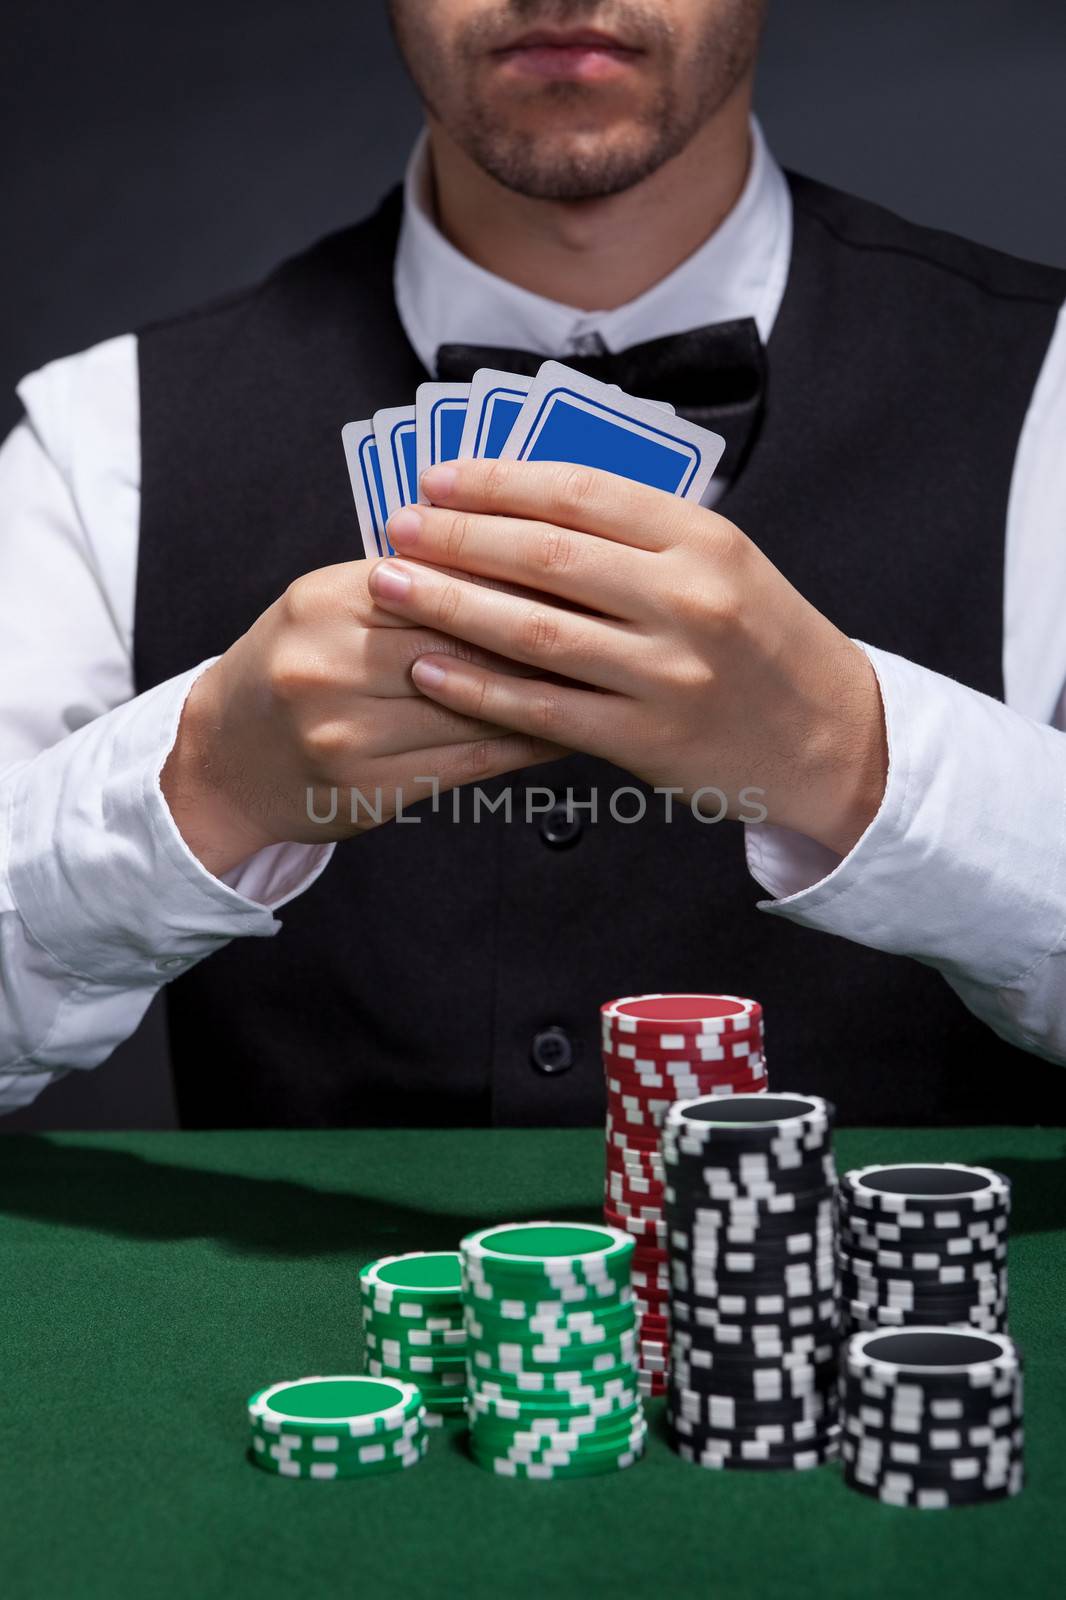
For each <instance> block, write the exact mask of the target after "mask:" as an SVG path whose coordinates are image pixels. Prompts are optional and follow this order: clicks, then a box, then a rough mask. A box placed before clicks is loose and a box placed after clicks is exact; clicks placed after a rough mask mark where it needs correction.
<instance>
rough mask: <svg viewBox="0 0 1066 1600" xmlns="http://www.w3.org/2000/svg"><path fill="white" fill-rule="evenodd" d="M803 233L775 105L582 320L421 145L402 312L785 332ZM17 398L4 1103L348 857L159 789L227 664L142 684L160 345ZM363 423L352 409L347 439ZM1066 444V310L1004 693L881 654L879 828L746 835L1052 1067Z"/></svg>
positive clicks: (5, 535)
mask: <svg viewBox="0 0 1066 1600" xmlns="http://www.w3.org/2000/svg"><path fill="white" fill-rule="evenodd" d="M791 225H792V217H791V204H790V197H789V192H788V187H787V185H786V183H785V181H784V178H783V176H782V174H781V172H780V169H779V168H778V166H777V165H776V163H775V162H774V161H773V159H772V157H771V156H770V155H769V153H768V152H767V150H766V148H765V145H764V143H763V140H762V136H761V134H760V132H759V130H758V127H757V126H755V127H754V129H753V158H752V165H751V170H750V172H749V175H748V179H747V182H746V185H745V188H744V191H743V193H742V195H741V197H740V199H739V200H738V202H737V204H736V206H735V207H734V209H733V211H732V212H731V213H730V214H729V216H728V217H727V218H726V219H725V221H724V222H723V223H722V224H721V226H720V227H719V228H718V229H717V231H716V232H715V233H714V234H713V235H712V237H711V238H710V239H708V240H707V242H706V243H705V244H704V245H703V246H701V248H700V249H698V250H697V251H696V252H695V253H694V254H693V255H692V256H690V257H689V258H688V259H687V260H686V261H685V262H683V263H682V265H681V266H679V267H678V268H677V269H676V270H675V271H674V272H672V273H671V274H670V275H669V276H668V277H667V278H665V279H664V280H663V281H662V282H660V283H659V284H657V285H656V286H655V287H653V288H652V289H650V290H648V292H647V293H645V294H643V295H641V296H640V297H639V298H638V299H636V300H634V301H632V302H631V303H630V304H628V305H625V306H622V307H620V308H618V309H617V310H614V311H610V312H602V313H598V312H583V311H578V310H575V309H572V308H570V307H566V306H561V305H558V304H555V303H553V302H551V301H548V300H544V299H541V298H540V297H539V296H537V295H534V294H531V293H529V292H528V291H527V290H524V289H519V288H516V287H515V286H514V285H513V284H508V283H506V282H504V281H502V280H501V279H499V278H496V277H493V276H492V275H491V274H490V273H488V272H486V271H484V270H483V269H482V268H480V267H478V266H476V265H475V264H474V263H473V262H471V261H469V260H468V259H467V258H466V257H464V256H462V255H461V254H459V252H458V251H456V250H455V249H454V248H453V247H452V246H451V245H450V244H449V243H448V242H447V240H446V239H444V237H443V236H442V235H441V234H440V232H439V231H438V230H437V228H436V226H435V224H434V221H433V217H432V210H431V198H430V189H429V181H428V164H427V155H426V150H425V142H424V140H421V141H420V142H419V144H418V145H417V146H416V149H415V152H414V154H413V156H412V159H411V163H410V165H409V168H408V173H407V183H406V198H405V209H404V220H403V226H402V231H401V236H400V242H399V248H398V251H397V258H396V269H395V283H396V299H397V305H398V308H399V311H400V315H401V318H402V320H403V324H404V327H405V328H406V330H407V333H408V335H409V337H410V339H411V343H412V344H413V346H414V348H415V350H416V351H417V353H418V355H419V356H420V357H421V359H422V361H423V362H424V364H425V365H426V366H427V368H429V369H430V370H432V367H433V361H434V356H435V352H436V349H437V347H438V345H440V344H442V343H446V342H470V341H475V340H476V341H477V342H479V343H482V342H497V343H500V344H508V345H521V346H525V347H527V348H529V349H533V350H539V351H543V352H544V354H545V355H557V354H560V353H564V354H565V353H567V352H574V351H577V350H580V349H582V348H587V347H588V342H589V340H590V338H593V339H594V338H596V337H598V338H599V339H600V340H602V341H603V344H604V345H605V346H606V348H607V349H609V350H618V349H621V348H624V347H625V346H627V345H630V344H635V343H639V342H641V341H644V340H648V339H654V338H657V337H660V336H662V335H665V334H670V333H676V332H680V331H682V330H684V329H685V328H689V327H696V326H699V325H700V324H703V323H707V322H714V321H720V320H728V319H732V318H736V317H746V316H750V317H754V319H755V321H756V322H757V324H758V327H759V331H760V333H761V335H762V337H763V339H764V340H766V339H768V338H769V336H770V333H771V330H772V328H773V324H774V319H775V317H776V315H777V311H778V308H779V306H780V303H781V297H782V294H783V292H784V286H785V282H786V278H787V275H788V268H789V261H790V255H791V234H792V226H791ZM19 394H20V396H21V398H22V401H23V404H24V407H25V412H26V416H25V419H24V420H23V421H22V422H21V423H20V424H19V425H18V426H17V427H16V428H15V430H14V432H13V433H12V434H11V435H10V436H9V438H8V439H7V441H6V443H5V444H4V445H3V447H2V449H0V1110H4V1109H14V1108H15V1107H17V1106H20V1105H25V1104H27V1103H28V1102H29V1101H30V1100H32V1099H33V1098H34V1097H35V1096H36V1095H37V1094H38V1093H39V1092H40V1090H41V1089H42V1088H43V1087H45V1085H47V1084H48V1083H49V1082H51V1081H53V1080H54V1079H55V1078H56V1077H58V1076H61V1075H62V1074H63V1073H64V1072H66V1071H69V1070H71V1069H75V1068H87V1067H92V1066H95V1065H97V1064H98V1063H99V1062H101V1061H103V1060H104V1059H105V1058H106V1057H107V1056H108V1055H109V1054H110V1052H111V1051H112V1050H113V1049H114V1047H115V1046H116V1044H118V1043H119V1042H120V1041H121V1040H122V1039H124V1038H126V1037H127V1036H128V1035H129V1034H130V1033H131V1032H132V1031H133V1030H134V1028H135V1027H136V1025H137V1023H138V1022H139V1021H140V1019H141V1017H142V1015H143V1013H144V1011H145V1010H146V1008H147V1006H148V1004H149V1002H150V1000H151V998H152V996H153V995H154V994H155V993H156V991H157V990H158V989H159V988H160V987H161V986H162V985H163V984H164V983H165V982H167V980H168V979H170V978H173V977H174V976H176V975H177V974H179V973H180V972H182V971H184V970H186V969H187V968H188V967H190V966H192V965H193V964H194V963H195V962H197V961H199V960H201V959H203V957H205V956H207V955H210V953H211V952H212V951H213V950H215V949H217V948H218V947H219V946H220V945H222V944H224V943H226V942H227V941H228V940H230V939H233V938H236V937H240V936H242V935H243V936H252V937H263V936H269V935H272V934H274V933H275V932H277V930H278V928H279V926H280V924H279V922H278V920H277V918H276V917H275V916H274V915H273V913H274V912H275V911H276V910H277V909H278V908H279V907H280V906H281V905H283V904H284V903H285V902H286V901H287V900H289V899H291V898H292V897H293V896H294V895H297V894H299V893H300V892H301V891H302V890H303V889H305V888H306V887H307V886H308V885H309V884H310V883H311V882H312V881H313V879H314V878H315V877H317V875H318V874H319V873H320V872H322V871H323V870H324V869H326V867H327V864H328V861H329V857H330V854H331V849H330V847H328V846H325V847H310V846H300V845H281V846H276V847H274V848H273V849H270V850H266V851H263V852H262V853H261V854H260V855H258V856H256V857H253V858H252V860H250V861H249V862H246V863H245V864H244V865H243V866H241V867H239V868H237V869H235V870H234V871H233V872H232V873H230V874H228V876H227V878H226V879H225V880H220V879H218V878H215V877H213V876H212V875H211V874H210V873H208V872H207V871H206V870H205V869H204V868H203V867H202V866H201V865H200V863H199V862H198V861H197V860H196V859H195V857H194V856H193V855H192V854H191V852H190V851H189V850H188V848H187V847H186V845H185V843H184V841H183V840H182V838H181V836H180V834H179V833H178V831H177V828H176V827H175V825H174V823H173V820H172V818H171V816H170V813H169V810H168V809H167V806H166V803H165V801H164V800H163V797H162V793H161V791H160V787H159V781H158V780H159V773H160V771H161V769H162V766H163V763H164V761H165V759H166V756H167V753H168V751H169V749H170V747H171V745H172V743H173V739H174V736H175V731H176V728H177V724H178V719H179V716H180V713H181V707H182V705H183V702H184V698H185V695H186V694H187V692H188V689H189V686H190V685H191V683H192V682H193V681H194V679H195V677H196V676H197V674H198V673H199V672H201V671H202V670H203V669H204V667H205V666H206V665H207V663H201V664H200V665H199V666H198V667H196V668H194V669H193V670H191V671H189V672H186V673H184V674H182V675H181V676H180V677H178V678H175V679H172V680H170V681H169V682H167V683H163V684H160V685H159V686H158V687H156V688H154V689H151V690H149V691H148V692H147V693H145V694H142V695H138V696H134V692H133V691H134V685H133V670H132V636H133V614H134V586H135V573H136V564H137V543H138V525H139V510H140V440H139V414H138V386H137V346H136V340H135V339H134V338H133V336H131V335H128V336H125V337H122V338H118V339H113V340H110V341H108V342H107V343H105V344H102V345H98V346H96V347H95V348H94V349H91V350H88V351H86V352H84V353H83V354H81V355H77V356H72V357H69V358H67V359H65V360H62V361H56V362H53V363H51V364H50V365H49V366H47V367H45V368H43V369H42V370H41V371H39V372H36V373H34V374H32V375H31V376H30V377H28V378H26V379H25V380H24V381H23V383H22V384H21V385H20V386H19ZM347 420H348V419H347V418H345V417H340V416H338V418H337V430H338V444H337V448H338V451H340V440H339V435H340V427H341V424H342V423H343V422H345V421H347ZM1064 442H1066V318H1062V317H1060V319H1059V323H1058V327H1057V330H1056V333H1055V337H1054V340H1053V342H1052V345H1051V347H1050V349H1049V351H1048V354H1047V357H1046V360H1045V363H1044V367H1043V370H1042V373H1041V376H1040V379H1039V382H1038V384H1037V387H1036V390H1035V392H1034V395H1033V398H1032V403H1031V406H1030V409H1029V412H1028V415H1027V418H1026V421H1025V426H1024V430H1023V433H1022V437H1021V440H1020V443H1019V448H1018V453H1017V458H1016V463H1015V470H1014V478H1013V483H1012V487H1011V495H1010V503H1009V509H1008V516H1007V528H1006V569H1005V596H1006V598H1005V615H1004V658H1003V666H1004V674H1005V682H1006V705H1001V704H999V703H998V702H996V701H993V700H989V699H987V698H986V697H985V696H983V695H980V694H977V693H975V692H974V691H972V690H970V689H967V688H964V687H962V686H961V685H959V684H957V683H955V682H953V681H950V680H948V679H945V678H942V677H940V676H938V675H937V674H935V673H932V672H929V671H927V670H926V669H924V668H922V667H919V666H915V665H914V664H913V663H910V662H907V661H904V660H901V659H900V658H899V657H897V656H892V655H889V654H887V653H886V652H884V651H881V650H877V649H873V648H868V647H864V648H868V654H869V656H870V659H871V661H872V662H873V665H874V667H875V670H876V672H877V675H878V679H879V681H880V684H881V690H882V695H883V699H884V704H885V712H886V718H887V725H888V736H889V745H890V755H891V761H890V770H889V777H888V785H887V790H886V793H885V797H884V801H883V804H882V806H881V809H880V811H879V813H878V815H877V817H876V818H875V820H874V822H873V823H872V824H871V825H870V827H869V828H868V829H867V831H866V833H865V834H864V836H863V838H862V839H861V840H860V841H859V843H858V844H857V845H856V846H855V848H854V849H853V850H852V851H851V853H850V854H849V855H848V856H847V857H845V858H844V859H843V860H841V859H840V858H839V857H836V856H833V855H831V854H830V853H829V852H827V851H826V850H824V849H823V848H821V847H820V846H818V845H816V844H813V843H812V842H811V841H809V840H806V839H803V838H800V837H799V836H797V835H794V834H788V833H786V832H784V831H783V830H780V829H776V828H772V827H762V828H749V829H748V831H747V845H748V859H749V864H750V867H751V870H752V872H753V874H754V875H755V877H756V878H757V879H758V881H759V882H760V883H761V884H762V885H763V887H764V888H765V889H766V890H767V892H768V893H769V894H770V895H771V896H773V898H772V899H770V900H764V901H761V902H760V906H761V908H762V909H763V910H764V911H767V912H770V913H772V914H774V915H778V916H786V917H789V918H791V919H792V920H793V921H795V922H798V923H802V924H804V925H806V926H808V927H811V928H818V929H824V930H825V931H827V932H831V933H835V934H838V935H842V936H843V937H845V938H848V939H852V940H856V941H858V942H860V943H864V944H868V945H872V946H874V947H876V948H878V949H882V950H891V951H901V952H905V953H907V954H909V955H911V956H914V957H915V958H917V959H918V960H921V961H923V962H926V963H928V964H930V965H932V966H934V967H936V968H937V969H938V970H939V971H940V972H941V973H942V974H943V976H944V977H945V979H946V980H947V981H948V982H949V983H950V984H951V985H952V987H953V988H955V989H956V990H957V991H958V993H959V994H960V996H961V997H962V999H963V1000H964V1001H965V1003H966V1004H967V1005H968V1006H969V1007H970V1008H971V1010H973V1011H974V1012H975V1013H976V1014H977V1015H978V1016H980V1017H982V1018H983V1019H984V1020H985V1021H986V1022H988V1023H989V1025H990V1026H991V1027H993V1028H994V1029H995V1030H996V1031H997V1032H998V1033H1000V1034H1002V1035H1003V1036H1004V1037H1005V1038H1007V1039H1010V1040H1011V1041H1012V1042H1014V1043H1016V1044H1019V1045H1021V1046H1022V1047H1023V1048H1026V1049H1029V1050H1032V1051H1035V1052H1037V1053H1040V1054H1044V1055H1047V1056H1049V1057H1051V1058H1053V1059H1056V1060H1066V959H1064V957H1066V852H1064V842H1063V841H1064V832H1066V736H1064V735H1063V734H1062V733H1060V732H1058V731H1056V729H1057V728H1058V727H1061V726H1062V723H1063V711H1064V706H1063V700H1064V688H1066V604H1064V601H1066V539H1064V537H1063V535H1064V533H1066V449H1064V448H1063V445H1064ZM358 551H359V540H358V535H357V531H356V526H355V521H354V512H353V524H352V554H353V557H355V556H356V555H357V554H358ZM351 848H357V846H352V847H351ZM708 892H709V893H713V887H709V889H708Z"/></svg>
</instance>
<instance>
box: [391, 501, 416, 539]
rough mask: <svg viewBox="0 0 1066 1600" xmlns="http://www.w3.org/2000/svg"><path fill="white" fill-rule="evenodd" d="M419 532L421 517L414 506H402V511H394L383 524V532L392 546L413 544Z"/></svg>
mask: <svg viewBox="0 0 1066 1600" xmlns="http://www.w3.org/2000/svg"><path fill="white" fill-rule="evenodd" d="M421 531H422V517H421V514H420V513H419V512H418V511H416V510H415V508H414V506H404V508H403V510H402V511H394V512H393V514H392V516H391V517H390V518H389V520H388V522H387V523H386V524H385V532H386V533H387V534H388V536H389V543H390V544H392V545H401V544H414V542H415V540H416V539H417V538H418V535H419V534H420V533H421Z"/></svg>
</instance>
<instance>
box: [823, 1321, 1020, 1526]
mask: <svg viewBox="0 0 1066 1600" xmlns="http://www.w3.org/2000/svg"><path fill="white" fill-rule="evenodd" d="M841 1421H842V1424H843V1437H842V1441H841V1453H842V1454H843V1457H844V1480H845V1482H846V1483H847V1484H848V1485H849V1486H850V1487H851V1488H852V1489H857V1490H859V1492H860V1493H862V1494H867V1495H871V1496H873V1497H874V1498H876V1499H878V1500H883V1501H885V1502H887V1503H888V1504H889V1505H896V1506H916V1507H918V1508H920V1509H924V1510H938V1509H941V1508H944V1507H947V1506H960V1505H978V1504H981V1503H982V1502H984V1501H988V1500H1004V1499H1006V1498H1008V1496H1011V1495H1016V1494H1018V1493H1019V1492H1020V1490H1021V1488H1022V1483H1023V1465H1022V1459H1023V1457H1022V1451H1023V1430H1022V1363H1021V1357H1020V1355H1019V1353H1018V1349H1017V1347H1016V1346H1015V1344H1014V1342H1013V1340H1011V1339H1009V1338H1007V1336H1006V1335H1005V1334H998V1333H978V1332H977V1331H976V1330H971V1329H962V1328H937V1327H912V1328H907V1329H900V1330H895V1331H892V1330H889V1329H885V1328H882V1329H879V1330H877V1331H876V1332H870V1333H860V1334H856V1335H854V1337H853V1338H851V1339H850V1340H849V1341H848V1343H847V1346H846V1347H845V1351H844V1358H843V1368H842V1372H841Z"/></svg>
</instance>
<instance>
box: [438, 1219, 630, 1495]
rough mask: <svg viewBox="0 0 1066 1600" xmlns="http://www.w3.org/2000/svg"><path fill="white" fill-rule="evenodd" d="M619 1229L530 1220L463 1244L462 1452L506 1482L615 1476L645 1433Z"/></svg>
mask: <svg viewBox="0 0 1066 1600" xmlns="http://www.w3.org/2000/svg"><path fill="white" fill-rule="evenodd" d="M634 1250H635V1242H634V1239H633V1237H632V1236H631V1235H630V1233H629V1232H627V1231H626V1230H625V1229H624V1228H616V1227H609V1226H602V1225H598V1224H597V1225H588V1226H583V1225H579V1224H569V1223H561V1222H531V1223H514V1224H505V1225H498V1226H496V1227H492V1228H483V1229H481V1230H480V1231H478V1232H477V1233H473V1234H470V1235H468V1236H467V1238H465V1239H464V1240H463V1241H462V1244H461V1246H460V1256H461V1263H462V1280H463V1302H464V1325H465V1328H466V1334H467V1349H466V1381H467V1391H468V1393H467V1407H466V1410H467V1417H468V1420H469V1424H470V1440H469V1444H470V1455H471V1457H472V1459H473V1460H474V1461H475V1462H477V1464H478V1465H479V1466H482V1467H484V1468H485V1469H486V1470H488V1471H491V1472H494V1473H497V1474H499V1475H501V1476H505V1477H515V1478H548V1479H551V1478H578V1477H591V1476H598V1475H600V1474H602V1473H605V1472H617V1471H619V1470H621V1469H622V1468H624V1467H628V1466H631V1465H632V1464H633V1463H634V1462H635V1461H637V1460H638V1459H639V1457H640V1456H641V1454H642V1453H643V1450H644V1441H645V1438H646V1434H647V1429H646V1425H645V1422H644V1416H643V1410H642V1395H641V1392H640V1387H639V1382H638V1373H637V1365H636V1363H637V1359H638V1356H639V1354H640V1352H641V1348H642V1345H641V1341H640V1337H639V1335H638V1324H639V1314H638V1310H637V1307H636V1305H635V1303H634V1299H633V1292H632V1288H631V1284H630V1268H631V1263H632V1259H633V1254H634Z"/></svg>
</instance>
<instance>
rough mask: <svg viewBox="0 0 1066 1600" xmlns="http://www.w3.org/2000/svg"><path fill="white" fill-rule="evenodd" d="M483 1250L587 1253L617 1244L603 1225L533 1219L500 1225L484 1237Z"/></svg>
mask: <svg viewBox="0 0 1066 1600" xmlns="http://www.w3.org/2000/svg"><path fill="white" fill-rule="evenodd" d="M481 1246H482V1249H483V1250H486V1251H492V1252H493V1253H498V1254H500V1255H505V1256H530V1257H534V1258H537V1257H544V1256H587V1255H593V1254H600V1253H602V1252H603V1251H605V1250H614V1249H616V1248H617V1246H616V1243H615V1240H614V1238H613V1237H612V1235H611V1234H609V1233H606V1232H605V1231H604V1229H603V1228H582V1227H574V1226H568V1225H567V1224H565V1223H561V1222H541V1223H536V1222H534V1223H530V1224H528V1225H527V1226H525V1227H521V1226H520V1227H509V1228H498V1229H496V1230H495V1231H494V1232H493V1233H491V1234H489V1235H488V1236H487V1237H486V1236H485V1235H484V1234H483V1235H482V1237H481Z"/></svg>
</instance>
